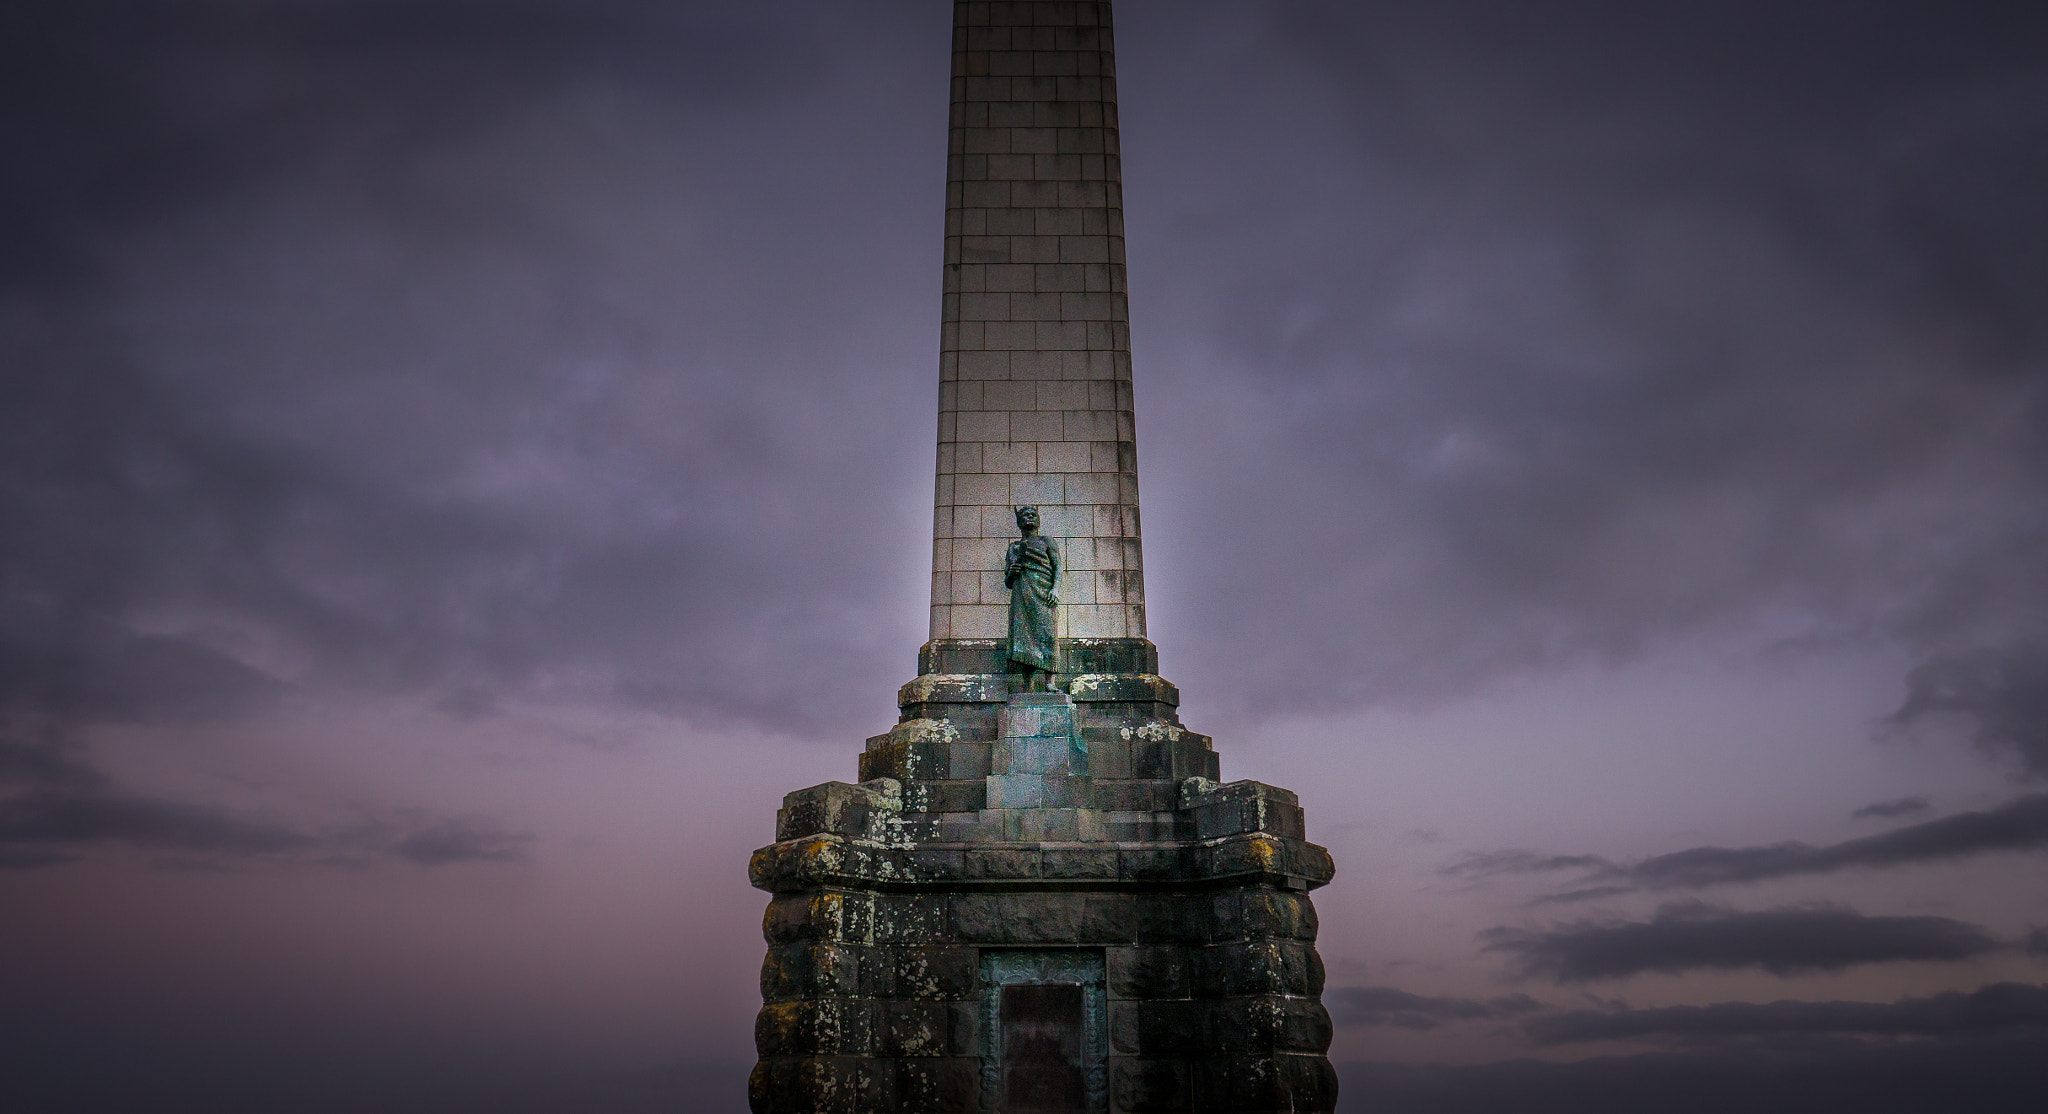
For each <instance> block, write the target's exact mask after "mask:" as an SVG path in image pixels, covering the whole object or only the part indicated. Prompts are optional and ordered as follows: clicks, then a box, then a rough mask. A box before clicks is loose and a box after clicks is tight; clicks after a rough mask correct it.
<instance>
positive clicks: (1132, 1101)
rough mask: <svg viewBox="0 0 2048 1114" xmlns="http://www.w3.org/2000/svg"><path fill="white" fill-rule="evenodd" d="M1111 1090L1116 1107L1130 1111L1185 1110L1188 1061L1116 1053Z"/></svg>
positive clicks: (1158, 1113) (1140, 1113)
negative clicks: (1144, 1057) (1153, 1058)
mask: <svg viewBox="0 0 2048 1114" xmlns="http://www.w3.org/2000/svg"><path fill="white" fill-rule="evenodd" d="M1110 1093H1111V1095H1112V1096H1113V1098H1114V1100H1115V1102H1116V1108H1117V1109H1118V1110H1119V1111H1128V1112H1129V1114H1165V1112H1168V1111H1177V1110H1186V1109H1187V1108H1188V1103H1189V1098H1190V1094H1189V1090H1188V1065H1187V1064H1185V1063H1183V1062H1181V1061H1179V1060H1146V1059H1139V1058H1136V1057H1125V1056H1119V1057H1116V1058H1114V1059H1113V1060H1112V1061H1111V1064H1110Z"/></svg>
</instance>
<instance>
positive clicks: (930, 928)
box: [874, 851, 959, 944]
mask: <svg viewBox="0 0 2048 1114" xmlns="http://www.w3.org/2000/svg"><path fill="white" fill-rule="evenodd" d="M951 854H952V855H954V856H958V855H959V852H958V851H954V852H951ZM874 909H875V912H874V918H875V921H874V923H875V928H874V939H875V942H876V943H878V944H880V943H891V944H943V943H947V942H949V941H950V940H951V938H952V937H951V932H950V925H949V921H948V918H947V899H946V895H944V894H942V893H935V894H876V895H875V901H874Z"/></svg>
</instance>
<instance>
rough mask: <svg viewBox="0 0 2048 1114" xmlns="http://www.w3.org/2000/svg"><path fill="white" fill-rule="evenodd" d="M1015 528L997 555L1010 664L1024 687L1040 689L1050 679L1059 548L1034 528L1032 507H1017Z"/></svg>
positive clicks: (1035, 516) (1054, 650) (1054, 647)
mask: <svg viewBox="0 0 2048 1114" xmlns="http://www.w3.org/2000/svg"><path fill="white" fill-rule="evenodd" d="M1017 531H1018V532H1019V533H1021V534H1023V535H1024V536H1023V537H1021V538H1018V539H1017V540H1016V541H1013V542H1011V543H1010V550H1009V552H1008V553H1007V554H1006V555H1005V556H1004V558H1003V586H1004V587H1006V588H1008V589H1009V590H1010V665H1011V668H1012V669H1017V670H1020V671H1021V672H1022V673H1023V674H1024V691H1026V692H1044V691H1045V690H1046V687H1047V685H1049V684H1050V683H1051V679H1052V673H1053V670H1054V661H1055V655H1056V653H1057V645H1056V643H1055V641H1054V639H1055V637H1056V636H1057V634H1058V627H1057V621H1058V615H1059V607H1060V601H1059V597H1058V596H1055V595H1053V594H1052V590H1053V586H1054V585H1055V584H1057V583H1058V582H1059V578H1060V546H1059V543H1058V542H1056V541H1053V540H1052V539H1051V538H1048V537H1045V536H1044V535H1042V534H1040V533H1039V532H1038V508H1037V507H1018V508H1017Z"/></svg>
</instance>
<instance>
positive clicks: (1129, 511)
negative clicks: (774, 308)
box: [751, 0, 1337, 1114]
mask: <svg viewBox="0 0 2048 1114" xmlns="http://www.w3.org/2000/svg"><path fill="white" fill-rule="evenodd" d="M1109 9H1110V5H1109V4H1108V3H1106V2H1094V3H1088V2H1081V3H1075V2H1043V0H1039V2H1022V3H969V2H963V3H956V4H955V5H954V19H953V78H952V122H951V130H950V147H949V153H948V156H947V197H946V238H945V244H946V255H945V293H944V298H945V317H944V321H945V324H944V326H943V335H942V338H941V344H940V387H939V431H938V434H939V436H938V441H939V445H938V483H937V498H936V501H935V515H934V526H933V547H932V603H931V638H930V641H928V642H926V643H925V645H924V647H923V649H922V650H921V651H920V653H919V656H918V665H919V669H918V676H917V677H916V678H915V679H914V680H912V681H910V682H909V683H908V684H906V685H904V686H903V688H902V690H901V691H900V692H899V693H898V698H897V703H898V706H899V707H900V709H901V719H900V721H899V722H898V723H897V724H896V726H895V727H894V728H892V729H891V730H890V731H889V732H888V733H886V734H883V735H878V736H876V737H874V738H872V739H869V740H868V743H867V749H866V750H865V752H864V753H863V754H862V755H861V758H860V782H859V783H858V784H847V783H842V782H830V783H827V784H825V785H820V786H816V787H814V788H811V789H806V790H802V791H799V792H796V793H792V794H790V795H789V796H788V797H786V798H785V799H784V801H783V807H782V809H781V811H780V812H779V813H778V814H777V818H776V838H777V841H778V842H776V843H774V844H772V845H770V846H768V847H764V848H762V849H761V850H760V851H757V852H755V854H754V859H753V863H752V865H751V876H752V879H753V882H754V884H755V885H756V886H758V887H760V888H761V889H764V890H767V891H769V892H770V893H771V894H773V895H774V896H773V898H772V899H771V901H770V903H769V906H768V911H767V915H766V918H765V920H764V922H763V927H764V932H765V934H766V936H767V939H768V944H769V950H768V956H767V960H766V962H765V963H764V964H763V966H762V971H761V993H762V997H763V999H764V1003H765V1004H764V1005H763V1006H762V1008H761V1013H760V1016H759V1018H758V1020H757V1023H756V1027H755V1040H756V1044H757V1047H758V1050H759V1053H760V1062H759V1064H758V1065H757V1066H756V1067H755V1070H754V1075H753V1079H752V1083H751V1095H752V1098H751V1101H752V1105H753V1109H754V1110H755V1111H756V1112H757V1114H795V1112H799V1111H802V1112H807V1114H808V1112H826V1111H836V1112H848V1114H851V1112H858V1111H878V1112H879V1111H890V1112H898V1111H900V1112H919V1111H979V1112H982V1114H997V1112H1003V1114H1026V1112H1030V1114H1049V1112H1054V1111H1058V1112H1072V1114H1082V1112H1087V1114H1111V1112H1116V1114H1138V1112H1141V1111H1142V1112H1150V1111H1187V1112H1191V1114H1192V1112H1203V1111H1218V1112H1220V1111H1233V1112H1236V1111H1242V1112H1255V1111H1256V1112H1265V1111H1283V1110H1284V1111H1328V1110H1331V1109H1333V1108H1334V1106H1335V1102H1336V1093H1337V1081H1336V1076H1335V1073H1334V1072H1333V1071H1332V1070H1331V1068H1330V1064H1329V1061H1328V1059H1327V1058H1326V1056H1325V1055H1324V1053H1325V1051H1326V1050H1327V1048H1328V1046H1329V1039H1330V1021H1329V1015H1328V1014H1327V1013H1326V1012H1324V1010H1323V1007H1322V1004H1321V1001H1320V995H1321V992H1322V984H1323V971H1322V963H1321V961H1320V960H1319V959H1318V958H1317V956H1316V953H1315V948H1314V946H1313V943H1314V939H1315V931H1316V919H1315V910H1314V907H1313V906H1312V905H1311V903H1310V901H1309V899H1308V897H1307V891H1309V890H1310V889H1313V888H1315V887H1317V886H1320V885H1322V884H1324V883H1326V882H1328V881H1329V880H1330V877H1331V874H1332V867H1331V864H1330V857H1329V854H1328V853H1327V852H1325V851H1324V850H1323V849H1322V848H1320V847H1317V846H1316V845H1314V844H1311V843H1308V842H1307V841H1306V839H1305V838H1304V832H1303V818H1302V812H1301V808H1300V807H1299V805H1298V803H1297V801H1296V799H1295V797H1294V795H1293V794H1291V793H1289V792H1287V791H1285V790H1282V789H1276V788H1274V787H1272V786H1267V785H1262V784H1259V783H1257V782H1248V781H1240V782H1232V783H1228V784H1219V781H1220V775H1219V764H1218V760H1217V755H1216V752H1215V751H1214V750H1213V749H1212V748H1211V746H1210V740H1209V739H1208V738H1207V737H1206V736H1202V735H1198V734H1195V733H1194V732H1192V731H1189V730H1187V729H1186V728H1185V727H1183V726H1182V725H1181V723H1180V720H1179V716H1178V712H1177V708H1178V705H1179V694H1178V692H1177V691H1176V690H1175V689H1174V687H1173V686H1172V685H1170V684H1168V683H1167V682H1166V681H1164V680H1163V679H1161V678H1160V677H1159V676H1158V653H1157V650H1156V649H1155V648H1154V647H1153V645H1152V643H1151V642H1150V641H1148V640H1147V639H1146V636H1145V602H1144V574H1143V564H1142V551H1141V547H1140V544H1139V528H1138V487H1137V451H1136V435H1135V428H1134V424H1133V407H1132V394H1131V362H1130V336H1129V327H1128V323H1127V322H1128V315H1127V311H1126V302H1125V294H1124V249H1123V243H1124V241H1123V197H1122V189H1121V168H1120V166H1119V162H1118V151H1117V133H1118V129H1117V117H1116V67H1115V54H1114V46H1113V40H1112V34H1111V27H1110V11H1109ZM1027 508H1028V509H1029V512H1028V513H1027ZM1048 672H1049V673H1050V674H1051V678H1052V679H1051V683H1050V684H1047V683H1046V680H1047V677H1046V674H1047V673H1048Z"/></svg>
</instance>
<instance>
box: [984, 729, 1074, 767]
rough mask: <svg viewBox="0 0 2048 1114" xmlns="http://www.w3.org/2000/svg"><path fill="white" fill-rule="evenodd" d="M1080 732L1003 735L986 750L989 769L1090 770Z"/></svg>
mask: <svg viewBox="0 0 2048 1114" xmlns="http://www.w3.org/2000/svg"><path fill="white" fill-rule="evenodd" d="M1080 742H1081V740H1080V736H1079V735H1077V734H1074V733H1072V732H1071V731H1070V732H1069V733H1068V734H1065V735H1028V736H1022V737H1019V736H1015V735H1006V736H1004V737H1003V738H1002V739H1001V740H1000V741H998V742H997V743H996V745H995V747H994V748H993V749H992V750H991V751H990V752H989V773H990V774H992V775H1001V774H1049V775H1062V776H1079V775H1085V774H1087V773H1088V772H1089V762H1088V753H1087V752H1086V751H1084V750H1082V749H1081V746H1080Z"/></svg>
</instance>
